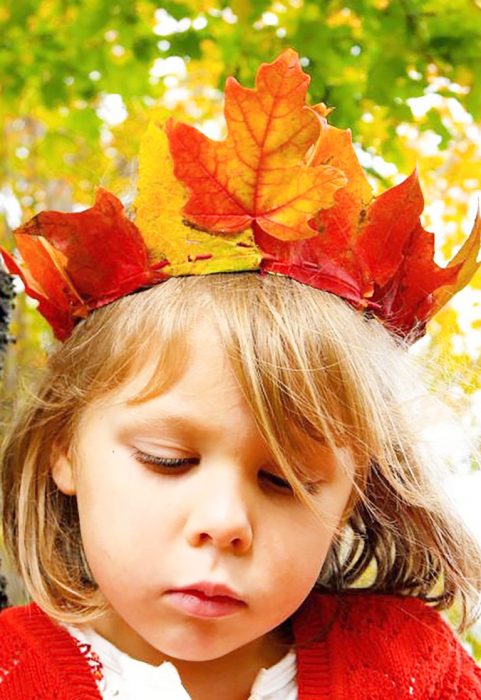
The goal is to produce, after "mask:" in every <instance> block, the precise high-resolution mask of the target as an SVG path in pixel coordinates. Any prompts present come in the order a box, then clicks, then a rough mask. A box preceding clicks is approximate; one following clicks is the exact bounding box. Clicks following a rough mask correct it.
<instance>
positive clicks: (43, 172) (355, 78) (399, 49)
mask: <svg viewBox="0 0 481 700" xmlns="http://www.w3.org/2000/svg"><path fill="white" fill-rule="evenodd" d="M288 46H290V47H293V48H295V49H297V51H298V52H299V54H300V56H301V58H302V63H303V65H304V66H305V70H306V71H307V72H308V73H309V74H310V75H311V77H312V82H311V87H310V98H311V102H318V101H321V100H322V101H324V102H325V103H327V104H328V105H329V106H332V107H335V111H334V112H333V114H332V116H331V118H330V121H331V123H333V124H334V125H335V126H338V127H342V128H347V127H349V128H351V130H352V132H353V138H354V141H355V143H356V147H357V149H358V153H359V156H360V158H361V161H362V163H363V165H364V166H365V167H366V169H367V171H368V173H369V175H370V178H371V180H372V182H373V184H374V186H375V188H376V189H377V191H381V190H382V189H384V188H386V187H387V186H389V185H392V184H394V183H396V182H399V181H400V180H401V179H403V177H404V176H406V175H407V174H409V173H410V171H411V170H412V169H413V168H414V167H415V166H416V165H417V166H418V168H419V170H420V175H421V182H422V186H423V190H424V193H425V199H426V203H427V204H426V210H425V215H424V224H425V226H426V227H427V228H428V229H429V230H432V231H434V232H435V233H436V236H437V245H438V248H437V256H438V261H439V262H440V263H441V264H442V263H443V261H445V260H446V259H447V258H448V257H450V256H451V255H452V254H453V252H454V251H455V250H456V248H457V247H458V246H459V245H460V243H461V241H462V240H463V239H464V237H465V236H466V235H467V233H468V231H469V230H470V228H471V226H472V222H473V220H474V216H475V210H476V206H477V199H476V197H477V196H479V192H480V191H481V167H480V162H481V0H344V1H343V0H324V1H322V0H275V1H274V2H270V0H231V1H230V2H228V1H225V2H224V1H223V0H217V1H216V0H178V1H177V0H166V1H164V2H162V4H160V3H158V2H155V1H153V0H69V2H65V0H40V1H39V0H22V1H21V2H18V1H15V0H3V2H2V3H1V4H0V75H1V76H2V77H1V83H0V128H1V133H2V140H1V143H0V148H1V157H0V241H1V243H2V245H4V246H5V247H7V248H9V249H12V248H13V242H12V237H11V231H12V229H14V228H15V227H16V226H18V225H19V224H20V223H21V221H25V220H26V219H28V218H30V217H31V216H33V215H34V214H35V213H37V212H38V211H40V210H42V209H52V208H54V209H59V210H63V211H71V210H80V209H82V208H85V207H87V206H90V205H91V204H92V203H93V198H94V190H95V186H96V185H98V184H101V185H103V186H105V187H107V188H108V189H110V190H111V191H112V192H114V193H116V194H117V195H118V196H120V197H121V198H122V199H123V200H124V202H128V201H129V200H131V199H132V189H133V185H134V184H135V172H136V160H135V158H136V151H137V143H138V139H139V136H140V134H141V133H142V131H143V130H144V128H145V126H146V125H147V123H148V120H149V117H151V116H152V113H153V110H154V111H155V115H156V117H157V118H162V117H164V116H165V117H166V116H168V115H169V114H171V113H172V111H175V114H176V117H177V118H179V119H181V120H184V121H187V122H190V123H196V124H197V125H198V126H199V127H200V128H201V129H202V130H203V131H204V132H205V133H207V134H208V135H210V136H213V137H218V138H222V135H223V133H224V132H223V129H224V125H223V122H222V89H223V84H224V80H225V78H226V77H227V76H228V75H234V76H235V77H236V78H237V79H238V80H240V81H241V82H242V83H243V84H244V85H251V86H252V85H253V79H254V74H255V71H256V69H257V67H258V65H259V63H261V62H268V61H272V60H273V59H274V58H275V57H276V56H277V55H278V54H279V53H280V51H281V50H282V49H283V48H285V47H288ZM34 306H35V305H34V304H33V303H31V302H30V301H28V300H27V299H26V298H25V297H24V296H23V295H22V294H20V295H19V296H18V297H17V300H16V309H15V312H14V318H13V322H12V329H11V330H12V333H13V335H14V336H15V337H16V339H17V341H16V343H15V344H14V345H11V346H10V348H9V352H8V354H7V358H6V362H5V368H4V377H3V390H2V391H3V393H2V399H1V407H2V410H3V412H4V414H6V413H8V412H9V410H10V406H11V402H12V400H13V398H14V397H15V396H16V395H17V394H18V392H19V391H21V389H20V388H19V386H20V385H19V376H23V375H25V376H27V375H31V374H32V373H35V372H36V371H37V370H38V369H39V368H41V365H42V362H43V361H44V353H43V350H44V349H45V347H46V346H48V345H49V344H50V343H51V335H50V332H49V329H48V327H47V325H46V323H45V322H44V321H43V319H42V318H41V317H40V316H39V315H38V314H36V313H35V311H34ZM418 346H419V347H418V348H417V352H419V353H420V354H423V353H424V354H427V355H429V357H431V358H433V357H434V358H435V364H436V366H437V367H439V371H438V374H437V376H436V377H435V379H436V380H437V381H438V383H439V386H442V387H443V388H444V391H445V395H446V396H447V397H448V398H452V400H455V401H457V402H461V403H463V404H464V406H465V407H466V408H467V409H470V410H467V411H466V419H465V423H466V426H467V427H468V428H470V429H472V430H473V432H474V433H476V430H477V431H478V433H477V435H478V437H479V434H480V433H481V430H480V428H479V424H478V425H477V426H476V416H477V415H478V420H479V414H481V410H479V409H480V408H481V379H480V377H481V372H480V369H481V274H479V273H478V275H477V276H476V277H475V279H474V281H473V282H472V284H471V285H470V287H469V288H468V289H466V290H465V291H463V292H462V293H461V294H459V295H458V297H457V298H456V300H455V301H454V302H453V303H452V304H451V305H450V306H449V307H448V308H446V309H445V310H444V311H442V312H441V313H440V314H439V315H438V316H437V317H436V319H435V320H434V321H433V322H432V323H431V324H430V327H429V333H428V335H427V337H426V339H425V340H423V341H421V343H419V344H418ZM476 407H478V410H476ZM472 641H473V643H474V640H472ZM479 651H481V649H480V650H479Z"/></svg>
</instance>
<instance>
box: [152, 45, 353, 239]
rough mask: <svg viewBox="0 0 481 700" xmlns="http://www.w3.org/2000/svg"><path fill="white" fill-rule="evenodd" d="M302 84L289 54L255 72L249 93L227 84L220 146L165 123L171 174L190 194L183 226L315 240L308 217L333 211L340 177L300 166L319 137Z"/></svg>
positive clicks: (298, 67) (230, 81)
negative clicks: (223, 136)
mask: <svg viewBox="0 0 481 700" xmlns="http://www.w3.org/2000/svg"><path fill="white" fill-rule="evenodd" d="M309 80H310V78H309V76H308V75H306V74H305V73H304V72H303V71H302V68H301V65H300V62H299V57H298V55H297V53H296V52H295V51H293V50H291V49H288V50H286V51H284V52H283V53H282V54H281V55H280V56H279V57H278V58H277V59H276V60H275V61H274V62H273V63H269V64H263V65H261V66H260V68H259V70H258V73H257V77H256V87H255V89H249V88H244V87H242V86H241V85H240V84H239V83H238V82H237V81H236V80H235V79H234V78H232V77H230V78H228V80H227V82H226V88H225V109H224V113H225V119H226V123H227V138H226V139H225V141H222V142H218V141H212V140H211V139H209V138H208V137H206V136H204V134H202V133H201V132H199V131H198V130H197V129H195V128H194V127H192V126H189V125H187V124H183V123H181V122H175V121H174V120H172V119H170V120H169V121H168V122H167V124H166V131H167V135H168V138H169V142H170V150H171V153H172V157H173V160H174V172H175V175H176V177H177V178H178V179H179V180H180V181H181V182H183V183H184V185H185V186H186V187H187V189H188V192H189V199H188V201H187V203H186V204H185V206H184V208H183V213H184V216H185V217H186V218H187V219H188V221H190V222H192V223H193V224H195V225H196V226H198V227H200V228H202V229H205V230H207V231H211V232H220V233H236V232H239V231H243V230H245V229H246V228H248V227H250V226H253V228H254V230H257V229H259V228H260V229H261V230H262V231H264V232H266V233H268V234H270V235H271V236H275V237H276V238H279V239H281V240H295V239H300V238H309V237H312V236H313V235H315V230H314V229H313V228H312V226H311V225H310V221H311V219H312V218H313V217H314V215H315V214H316V213H317V212H318V211H319V210H320V209H323V208H325V207H329V206H331V205H332V203H333V195H334V193H335V192H336V191H337V190H338V189H339V188H340V187H343V186H344V185H345V184H346V179H345V177H344V175H343V173H342V172H341V171H340V170H339V169H337V168H335V167H333V166H331V165H325V164H322V165H316V166H312V165H309V164H306V163H305V162H304V158H305V155H306V153H307V152H308V150H309V149H310V148H311V147H312V145H313V143H315V141H316V139H317V137H318V134H319V121H318V119H317V117H316V115H315V113H314V112H313V110H312V109H310V108H309V107H308V106H307V105H306V93H307V87H308V84H309ZM254 223H255V224H256V226H254Z"/></svg>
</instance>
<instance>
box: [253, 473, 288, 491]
mask: <svg viewBox="0 0 481 700" xmlns="http://www.w3.org/2000/svg"><path fill="white" fill-rule="evenodd" d="M259 476H260V477H261V478H262V479H263V480H264V481H268V482H269V484H270V485H271V486H274V488H276V489H277V490H278V491H285V492H286V493H292V486H291V485H290V483H289V482H288V481H286V480H285V479H282V478H281V477H280V476H277V475H276V474H271V473H270V472H264V471H262V472H260V473H259Z"/></svg>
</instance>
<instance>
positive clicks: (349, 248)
mask: <svg viewBox="0 0 481 700" xmlns="http://www.w3.org/2000/svg"><path fill="white" fill-rule="evenodd" d="M319 118H320V121H321V133H320V136H319V140H318V142H317V144H316V147H315V151H314V153H313V155H312V162H313V163H319V162H321V163H330V164H333V165H334V166H335V167H338V168H340V169H341V170H343V171H344V172H345V173H346V175H347V177H348V184H347V185H346V187H345V188H343V189H341V190H339V191H338V192H336V194H335V204H334V205H333V206H332V207H331V208H330V209H327V210H323V211H320V212H319V213H318V214H317V216H316V218H315V225H316V228H317V231H318V235H317V236H315V237H313V238H309V239H308V240H301V241H289V242H286V241H279V240H277V239H275V238H273V237H272V236H269V235H267V234H266V233H264V232H263V231H262V230H257V232H256V239H257V242H258V244H259V246H260V247H261V248H262V250H263V251H264V253H265V257H264V260H263V261H262V269H263V270H264V271H265V272H277V273H281V274H285V275H288V276H290V277H293V278H294V279H297V280H298V281H300V282H303V283H305V284H309V285H311V286H313V287H317V288H319V289H323V290H325V291H329V292H332V293H334V294H337V295H339V296H341V297H343V298H345V299H347V300H349V301H350V302H351V303H353V304H354V305H355V306H357V307H359V308H365V309H372V310H373V312H374V313H375V315H376V316H377V317H378V318H380V319H382V320H383V321H384V322H385V323H386V325H387V326H388V327H389V328H390V329H391V330H392V331H394V332H395V333H397V334H399V335H401V336H405V337H407V336H409V340H411V341H412V340H415V339H416V338H418V337H420V336H421V335H422V334H423V333H424V329H425V326H426V323H427V321H428V320H429V319H430V318H431V317H432V316H433V315H434V313H436V312H437V311H438V310H439V309H440V308H441V307H442V306H443V304H444V303H446V301H448V299H449V298H450V297H451V296H452V295H453V294H454V293H455V292H457V291H458V290H459V289H461V288H462V287H463V286H465V285H466V284H467V283H468V282H469V280H470V279H471V277H472V276H473V275H474V273H475V272H476V270H477V268H478V266H479V264H478V263H476V255H477V253H478V251H479V247H480V223H479V218H477V219H476V223H475V227H474V229H473V232H472V234H471V236H470V237H469V238H468V240H467V241H466V243H465V245H464V246H463V249H462V250H461V251H460V252H459V253H458V255H457V256H456V257H455V258H454V259H453V260H452V261H451V262H450V263H449V265H448V266H447V267H446V268H441V267H439V266H438V265H437V264H436V263H435V262H434V236H433V234H431V233H429V232H427V231H426V230H425V229H424V228H423V227H422V225H421V221H420V215H421V213H422V211H423V208H424V199H423V196H422V192H421V188H420V186H419V180H418V176H417V172H416V171H415V172H413V173H412V175H411V176H410V177H408V178H407V179H406V180H404V181H403V182H402V183H401V184H399V185H396V186H395V187H392V188H390V189H388V190H387V191H386V192H384V193H383V194H381V195H380V196H379V197H377V198H373V197H372V193H371V189H370V186H369V184H368V183H367V180H366V178H365V175H364V173H363V171H362V169H361V166H360V165H359V162H358V160H357V156H356V154H355V151H354V149H353V146H352V142H351V137H350V132H349V131H342V130H340V129H336V128H334V127H332V126H329V125H328V124H327V122H326V120H325V118H324V116H322V115H320V117H319Z"/></svg>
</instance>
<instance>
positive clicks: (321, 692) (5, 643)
mask: <svg viewBox="0 0 481 700" xmlns="http://www.w3.org/2000/svg"><path fill="white" fill-rule="evenodd" d="M294 635H295V638H296V643H297V648H296V653H297V669H298V674H297V683H298V688H299V700H474V699H475V698H481V669H480V668H478V667H477V666H476V664H475V663H474V661H473V660H472V659H471V657H470V656H469V655H468V654H467V653H466V651H465V650H464V649H463V647H462V646H461V644H460V643H459V642H458V641H457V639H456V638H455V636H454V635H453V632H452V631H451V629H450V628H449V627H448V626H447V625H446V623H445V622H444V621H443V620H442V618H441V617H440V616H439V614H438V613H437V612H435V611H433V610H432V609H431V608H428V607H427V606H426V605H425V604H424V603H422V602H421V601H419V600H416V599H414V598H399V597H395V596H384V595H374V594H371V595H368V594H364V593H353V594H344V595H342V596H339V597H337V596H334V595H321V594H318V593H315V594H312V595H311V596H310V597H309V598H308V601H307V602H306V603H305V604H304V605H303V607H302V608H301V610H300V611H299V612H298V613H297V614H296V616H295V618H294ZM0 698H1V700H14V699H15V700H52V699H54V698H55V700H100V694H99V691H98V690H97V686H96V682H95V679H94V676H93V675H92V671H91V669H90V667H89V665H88V662H87V660H86V658H85V657H84V656H83V655H82V654H81V652H80V651H79V649H78V646H77V644H76V642H75V641H74V640H73V639H72V637H71V636H70V635H69V634H68V632H67V631H66V630H64V629H63V628H62V627H60V626H58V625H57V624H55V623H54V622H52V621H51V620H50V619H49V618H48V617H47V615H45V613H43V612H42V611H41V610H40V608H39V607H38V606H37V605H35V604H34V603H32V604H30V605H27V606H24V607H17V608H10V609H7V610H5V611H3V612H2V614H0Z"/></svg>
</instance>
